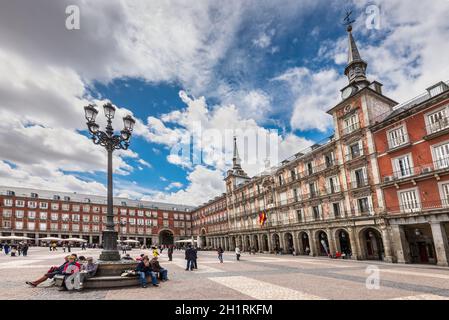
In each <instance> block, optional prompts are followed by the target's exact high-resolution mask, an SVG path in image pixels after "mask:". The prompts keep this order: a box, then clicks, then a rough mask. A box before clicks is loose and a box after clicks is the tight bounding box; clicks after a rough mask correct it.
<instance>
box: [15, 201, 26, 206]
mask: <svg viewBox="0 0 449 320" xmlns="http://www.w3.org/2000/svg"><path fill="white" fill-rule="evenodd" d="M16 207H20V208H23V207H25V201H23V200H16Z"/></svg>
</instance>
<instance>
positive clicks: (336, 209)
mask: <svg viewBox="0 0 449 320" xmlns="http://www.w3.org/2000/svg"><path fill="white" fill-rule="evenodd" d="M332 210H333V212H334V217H335V218H340V217H341V210H340V203H339V202H334V203H332Z"/></svg>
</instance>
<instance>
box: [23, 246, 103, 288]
mask: <svg viewBox="0 0 449 320" xmlns="http://www.w3.org/2000/svg"><path fill="white" fill-rule="evenodd" d="M97 269H98V264H97V263H95V262H94V260H93V258H92V257H88V258H87V259H86V258H85V257H84V256H80V257H79V258H78V256H77V255H76V254H72V255H68V256H66V257H65V258H64V263H63V264H61V265H60V266H53V267H51V268H50V269H49V270H48V271H47V272H46V273H45V274H44V275H43V276H42V277H40V278H39V279H37V280H35V281H26V284H28V285H30V286H32V287H37V286H38V285H39V284H41V283H42V282H44V281H46V280H47V279H53V278H54V277H55V276H56V275H63V276H64V281H63V284H62V286H61V288H60V289H59V290H61V291H63V290H69V291H72V290H76V291H81V290H82V289H83V283H84V281H85V280H86V279H88V278H91V277H93V276H95V274H96V272H97Z"/></svg>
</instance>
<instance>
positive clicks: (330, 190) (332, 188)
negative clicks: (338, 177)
mask: <svg viewBox="0 0 449 320" xmlns="http://www.w3.org/2000/svg"><path fill="white" fill-rule="evenodd" d="M340 191H341V189H340V186H339V185H336V186H330V187H328V188H326V192H327V194H335V193H339V192H340Z"/></svg>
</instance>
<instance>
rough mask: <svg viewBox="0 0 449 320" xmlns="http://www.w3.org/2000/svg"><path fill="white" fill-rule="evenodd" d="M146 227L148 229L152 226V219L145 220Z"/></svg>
mask: <svg viewBox="0 0 449 320" xmlns="http://www.w3.org/2000/svg"><path fill="white" fill-rule="evenodd" d="M145 225H146V226H148V227H149V226H151V220H150V219H146V220H145Z"/></svg>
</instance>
